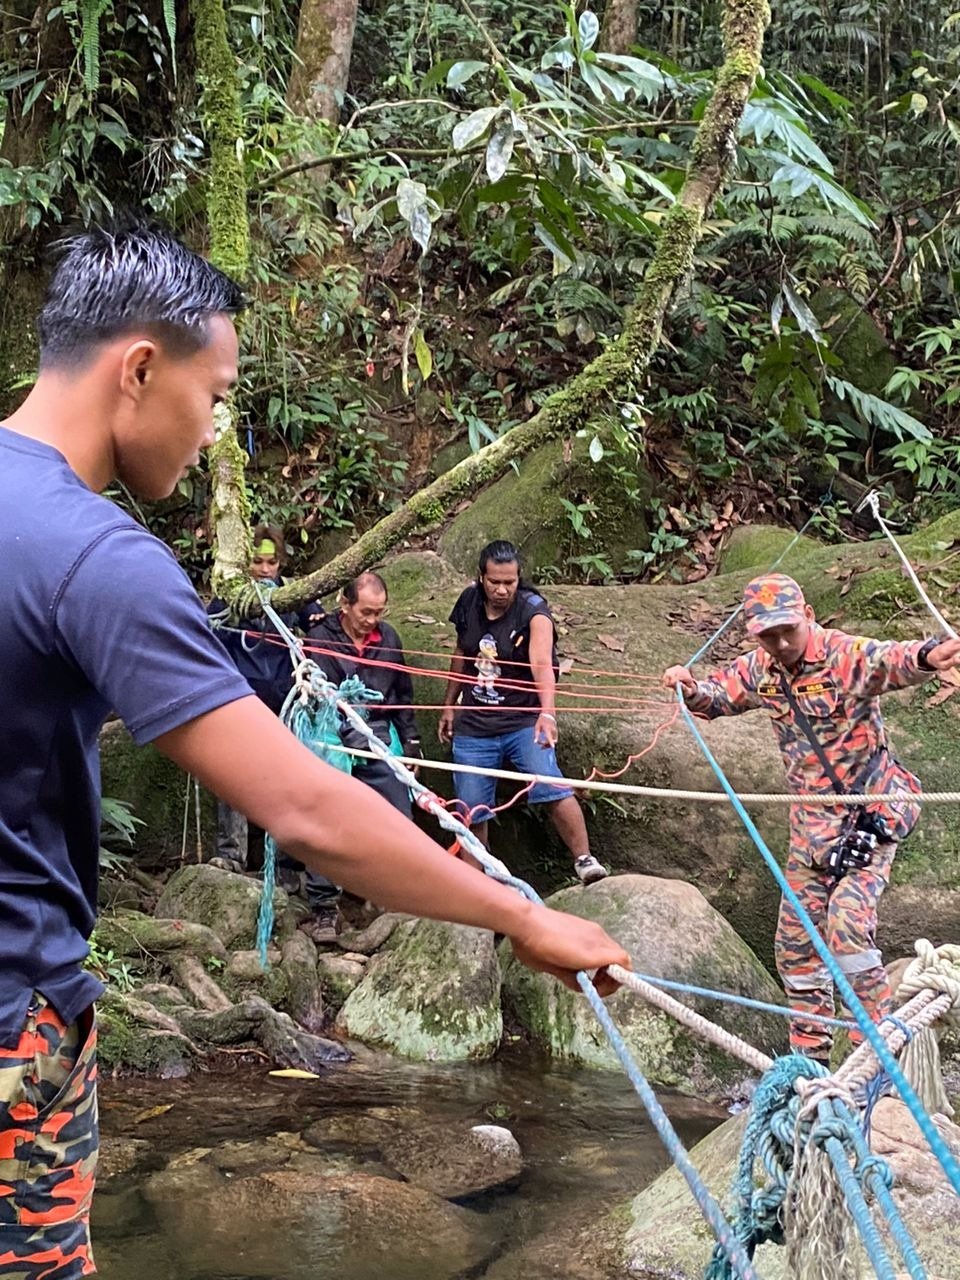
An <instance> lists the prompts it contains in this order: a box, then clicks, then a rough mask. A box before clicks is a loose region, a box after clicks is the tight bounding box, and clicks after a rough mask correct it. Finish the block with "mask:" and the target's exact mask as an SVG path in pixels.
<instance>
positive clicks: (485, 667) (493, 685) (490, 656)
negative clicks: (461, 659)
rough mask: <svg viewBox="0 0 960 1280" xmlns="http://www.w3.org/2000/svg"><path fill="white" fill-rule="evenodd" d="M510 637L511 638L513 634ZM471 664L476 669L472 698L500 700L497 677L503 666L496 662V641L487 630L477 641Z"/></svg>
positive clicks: (488, 701)
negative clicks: (474, 655)
mask: <svg viewBox="0 0 960 1280" xmlns="http://www.w3.org/2000/svg"><path fill="white" fill-rule="evenodd" d="M510 638H511V639H513V636H511V637H510ZM473 665H474V666H475V667H476V669H477V683H476V684H475V685H474V686H473V696H474V699H475V700H476V701H477V702H484V703H487V704H493V703H500V702H502V701H503V694H502V693H498V692H497V679H498V677H499V676H501V675H502V674H503V668H502V667H501V666H500V664H499V663H498V662H497V642H496V640H495V639H494V638H493V636H492V635H491V634H490V633H489V631H488V632H487V634H486V635H484V636H481V637H480V639H479V641H478V642H477V656H476V658H475V659H474V663H473Z"/></svg>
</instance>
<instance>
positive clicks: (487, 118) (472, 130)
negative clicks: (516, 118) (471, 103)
mask: <svg viewBox="0 0 960 1280" xmlns="http://www.w3.org/2000/svg"><path fill="white" fill-rule="evenodd" d="M499 114H500V107H481V108H480V110H479V111H473V112H471V114H470V115H468V116H467V118H466V119H465V120H460V121H458V123H457V124H456V125H454V128H453V135H452V139H453V145H454V147H455V148H456V150H457V151H462V150H463V149H464V147H469V145H470V143H471V142H476V140H477V138H480V137H482V136H483V135H484V134H485V133H486V132H487V130H488V129H489V128H490V125H491V124H492V123H493V121H494V119H495V118H496V117H497V116H498V115H499Z"/></svg>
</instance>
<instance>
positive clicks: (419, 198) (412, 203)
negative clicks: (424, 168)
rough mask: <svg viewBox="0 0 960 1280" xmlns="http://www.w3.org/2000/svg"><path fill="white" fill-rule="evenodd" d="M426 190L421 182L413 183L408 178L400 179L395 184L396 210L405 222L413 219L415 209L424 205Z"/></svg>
mask: <svg viewBox="0 0 960 1280" xmlns="http://www.w3.org/2000/svg"><path fill="white" fill-rule="evenodd" d="M426 199H427V188H426V187H425V186H424V185H423V183H422V182H413V181H412V180H411V179H410V178H401V179H400V181H399V182H398V183H397V208H398V209H399V211H400V216H401V218H405V219H406V221H407V222H409V221H410V219H411V218H412V217H413V214H414V212H415V210H416V209H418V208H419V207H420V206H421V205H423V204H425V203H426Z"/></svg>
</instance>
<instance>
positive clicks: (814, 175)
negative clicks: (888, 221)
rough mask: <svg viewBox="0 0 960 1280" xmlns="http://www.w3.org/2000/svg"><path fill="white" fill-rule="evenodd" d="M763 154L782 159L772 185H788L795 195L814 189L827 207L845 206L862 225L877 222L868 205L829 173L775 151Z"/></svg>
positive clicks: (842, 207) (797, 196)
mask: <svg viewBox="0 0 960 1280" xmlns="http://www.w3.org/2000/svg"><path fill="white" fill-rule="evenodd" d="M764 154H766V155H768V156H769V157H770V158H771V159H773V160H779V161H782V163H781V165H780V168H779V169H777V171H776V172H775V173H774V174H773V176H772V177H771V179H770V185H771V186H772V187H781V188H783V187H786V189H787V193H788V194H789V195H790V196H792V197H793V198H794V199H796V198H799V197H800V196H802V195H804V194H806V192H808V191H810V190H813V191H815V192H816V193H817V195H818V196H819V197H820V199H821V200H822V201H823V203H824V204H825V205H827V206H828V208H835V209H842V210H843V211H844V213H848V214H849V215H850V217H851V218H853V219H854V221H856V222H859V223H860V225H861V226H863V227H874V226H876V223H875V222H874V221H873V218H872V217H871V216H869V213H868V210H869V206H868V205H866V204H864V203H863V202H862V201H860V200H857V199H856V198H855V197H854V196H852V195H851V194H850V192H849V191H846V190H845V189H844V188H843V187H841V186H840V184H839V183H838V182H835V181H834V180H833V178H831V177H829V176H828V175H827V174H825V173H818V172H817V170H816V169H812V168H810V167H809V166H808V165H805V164H801V163H800V162H799V161H796V160H790V159H788V158H787V157H786V156H784V155H781V154H779V153H778V152H776V151H767V152H765V153H764Z"/></svg>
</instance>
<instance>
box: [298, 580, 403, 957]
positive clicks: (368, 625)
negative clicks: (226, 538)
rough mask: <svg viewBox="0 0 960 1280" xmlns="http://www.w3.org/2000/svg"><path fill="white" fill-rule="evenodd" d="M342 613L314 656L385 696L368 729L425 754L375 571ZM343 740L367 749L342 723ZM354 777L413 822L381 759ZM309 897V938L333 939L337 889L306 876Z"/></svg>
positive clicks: (332, 617) (331, 675)
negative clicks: (311, 913) (310, 914)
mask: <svg viewBox="0 0 960 1280" xmlns="http://www.w3.org/2000/svg"><path fill="white" fill-rule="evenodd" d="M339 604H340V607H339V608H338V609H337V611H336V612H335V613H330V614H327V615H326V616H325V617H323V618H322V619H321V621H320V622H318V623H317V625H316V626H314V627H311V628H310V630H309V631H308V633H307V635H308V639H309V657H311V658H312V659H313V661H314V662H315V663H316V664H317V666H318V667H319V668H320V670H321V671H322V672H323V674H324V675H325V676H326V677H327V679H328V680H329V681H330V682H331V684H335V685H337V686H339V685H341V684H342V683H343V681H344V680H346V679H347V677H348V676H359V678H360V679H361V680H362V681H363V683H364V684H365V685H366V686H367V688H368V689H373V690H375V691H376V692H378V693H380V694H382V695H383V699H382V702H383V708H384V709H383V710H379V709H378V704H377V703H376V702H372V703H369V704H368V705H367V707H365V714H366V718H367V723H368V724H369V726H370V728H371V729H372V730H373V732H374V733H375V734H376V735H377V737H378V738H379V739H380V741H381V742H384V743H386V744H387V745H388V746H390V745H392V746H393V747H394V748H397V747H398V746H399V748H400V750H401V752H402V754H403V755H405V756H415V757H419V756H422V754H423V752H422V750H421V747H420V732H419V730H418V728H417V721H416V717H415V715H414V713H413V710H412V706H411V704H412V702H413V682H412V681H411V679H410V673H409V672H408V671H407V668H406V659H405V657H404V654H403V645H402V643H401V640H400V637H399V636H398V635H397V633H396V631H395V630H394V629H393V627H391V626H390V624H389V623H388V622H385V621H384V614H385V613H386V610H387V584H386V583H385V582H384V580H383V578H381V577H380V575H379V574H378V573H373V572H367V573H362V574H360V576H359V577H358V578H354V580H353V581H352V582H349V583H347V585H346V586H345V587H344V588H343V591H342V592H341V593H340V601H339ZM340 740H341V742H342V743H343V745H344V746H345V747H359V748H361V749H363V748H365V747H366V745H367V744H366V740H365V739H364V737H363V735H362V734H361V733H360V731H359V730H358V729H355V728H354V727H353V726H352V725H350V724H347V723H343V724H342V725H341V728H340ZM352 759H353V776H354V777H355V778H357V779H358V780H359V781H360V782H365V783H366V784H367V786H368V787H373V789H374V790H375V791H377V792H379V794H380V795H381V796H383V798H384V799H385V800H388V801H389V802H390V803H391V804H392V805H393V807H394V808H395V809H399V810H400V812H401V813H402V814H404V815H405V816H406V817H408V818H409V817H410V813H411V804H410V792H409V790H408V789H407V788H406V787H405V786H404V785H403V783H402V782H401V781H400V780H399V779H398V778H397V777H396V776H395V775H394V774H393V773H392V772H391V771H390V769H389V768H388V767H387V765H386V764H384V762H383V761H382V760H365V759H363V757H353V758H352ZM306 892H307V899H308V901H309V902H310V905H311V907H312V908H313V919H312V920H311V921H309V922H308V923H307V924H306V925H305V926H304V930H305V932H307V933H309V934H310V936H311V937H312V938H313V939H314V941H316V942H328V941H332V940H333V938H335V937H336V930H337V925H338V919H339V903H340V897H341V891H340V889H339V888H338V887H337V886H336V885H335V884H333V883H332V881H330V880H327V879H326V878H325V877H324V876H322V875H319V874H317V873H315V872H309V873H308V874H307V881H306Z"/></svg>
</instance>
